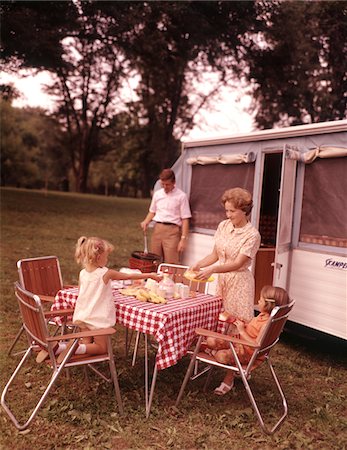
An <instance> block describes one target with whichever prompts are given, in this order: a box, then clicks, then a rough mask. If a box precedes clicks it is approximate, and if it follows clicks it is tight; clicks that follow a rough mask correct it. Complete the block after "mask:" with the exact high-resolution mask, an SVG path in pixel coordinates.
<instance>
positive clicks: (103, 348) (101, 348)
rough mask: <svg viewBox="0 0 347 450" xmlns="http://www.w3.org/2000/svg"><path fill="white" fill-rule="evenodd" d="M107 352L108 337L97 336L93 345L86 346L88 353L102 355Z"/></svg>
mask: <svg viewBox="0 0 347 450" xmlns="http://www.w3.org/2000/svg"><path fill="white" fill-rule="evenodd" d="M106 352H107V336H95V337H94V340H93V342H92V343H89V344H86V353H88V354H89V355H102V354H103V353H106Z"/></svg>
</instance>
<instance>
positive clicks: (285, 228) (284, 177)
mask: <svg viewBox="0 0 347 450" xmlns="http://www.w3.org/2000/svg"><path fill="white" fill-rule="evenodd" d="M296 164H297V162H296V160H293V159H289V158H286V145H285V146H284V148H283V156H282V171H281V185H280V196H279V211H278V222H277V238H276V250H275V261H274V263H273V264H274V278H273V284H274V286H279V287H282V288H284V289H288V274H289V268H290V256H291V242H292V227H293V209H294V192H295V179H296Z"/></svg>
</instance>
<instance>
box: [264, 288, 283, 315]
mask: <svg viewBox="0 0 347 450" xmlns="http://www.w3.org/2000/svg"><path fill="white" fill-rule="evenodd" d="M260 296H261V297H263V299H264V300H265V311H266V312H268V313H269V312H271V311H272V310H273V308H274V307H275V306H283V305H287V304H288V303H289V296H288V293H287V291H286V290H285V289H283V288H280V287H275V286H269V285H267V286H264V287H263V289H262V290H261V292H260Z"/></svg>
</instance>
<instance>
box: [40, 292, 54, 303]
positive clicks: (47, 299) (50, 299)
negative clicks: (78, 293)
mask: <svg viewBox="0 0 347 450" xmlns="http://www.w3.org/2000/svg"><path fill="white" fill-rule="evenodd" d="M39 297H40V300H42V301H43V302H48V303H53V302H54V296H52V295H42V294H39Z"/></svg>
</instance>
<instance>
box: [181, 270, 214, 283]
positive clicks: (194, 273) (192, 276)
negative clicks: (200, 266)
mask: <svg viewBox="0 0 347 450" xmlns="http://www.w3.org/2000/svg"><path fill="white" fill-rule="evenodd" d="M198 273H199V272H197V271H195V270H186V271H185V272H184V274H183V276H184V278H187V280H190V281H197V282H198V283H206V282H207V281H213V280H214V278H213V277H209V278H203V279H201V280H200V279H197V278H196V276H197V274H198Z"/></svg>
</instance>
